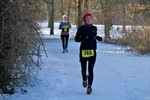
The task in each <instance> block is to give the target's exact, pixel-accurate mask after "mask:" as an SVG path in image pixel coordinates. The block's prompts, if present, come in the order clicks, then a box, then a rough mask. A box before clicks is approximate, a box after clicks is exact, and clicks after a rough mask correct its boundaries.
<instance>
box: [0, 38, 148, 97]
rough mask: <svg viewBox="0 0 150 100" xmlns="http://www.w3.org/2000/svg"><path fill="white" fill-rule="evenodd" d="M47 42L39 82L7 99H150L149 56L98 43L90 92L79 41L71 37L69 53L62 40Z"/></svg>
mask: <svg viewBox="0 0 150 100" xmlns="http://www.w3.org/2000/svg"><path fill="white" fill-rule="evenodd" d="M45 46H46V50H47V53H48V56H49V57H48V58H47V57H46V56H45V55H44V54H43V56H42V70H41V71H40V72H39V74H38V79H39V84H37V85H35V86H31V87H27V90H28V93H27V94H24V95H22V94H21V93H16V94H15V95H12V96H5V100H150V57H148V56H137V55H134V54H130V53H127V52H124V49H123V48H122V47H120V46H114V45H110V44H105V43H98V45H97V46H98V49H97V55H98V56H97V61H96V65H95V69H94V83H93V92H92V94H91V95H87V94H86V89H85V88H83V87H82V80H81V73H80V63H79V59H78V53H79V43H76V42H74V41H73V40H70V41H69V53H66V54H62V48H61V41H60V40H51V41H50V40H47V41H45ZM0 99H1V97H0Z"/></svg>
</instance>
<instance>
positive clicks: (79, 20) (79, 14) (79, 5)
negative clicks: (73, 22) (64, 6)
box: [77, 0, 82, 27]
mask: <svg viewBox="0 0 150 100" xmlns="http://www.w3.org/2000/svg"><path fill="white" fill-rule="evenodd" d="M77 1H78V27H79V26H81V25H82V13H81V0H77Z"/></svg>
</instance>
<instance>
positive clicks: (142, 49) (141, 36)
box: [118, 27, 150, 54]
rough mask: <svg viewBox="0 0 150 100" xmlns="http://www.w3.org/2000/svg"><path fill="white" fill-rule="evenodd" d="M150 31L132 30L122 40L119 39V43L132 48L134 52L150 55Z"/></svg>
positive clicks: (146, 29)
mask: <svg viewBox="0 0 150 100" xmlns="http://www.w3.org/2000/svg"><path fill="white" fill-rule="evenodd" d="M149 32H150V29H149V28H148V27H146V28H132V31H131V32H127V33H125V34H124V35H123V36H122V38H120V39H118V40H119V43H120V44H122V45H124V46H131V47H132V49H133V50H134V51H137V52H138V53H141V54H147V53H150V45H149V43H150V33H149Z"/></svg>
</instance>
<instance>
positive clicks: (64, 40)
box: [61, 35, 69, 49]
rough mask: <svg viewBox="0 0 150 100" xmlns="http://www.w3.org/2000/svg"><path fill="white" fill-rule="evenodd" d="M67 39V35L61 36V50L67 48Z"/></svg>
mask: <svg viewBox="0 0 150 100" xmlns="http://www.w3.org/2000/svg"><path fill="white" fill-rule="evenodd" d="M68 38H69V35H61V40H62V47H63V49H67V48H68Z"/></svg>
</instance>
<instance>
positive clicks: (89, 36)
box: [75, 25, 97, 50]
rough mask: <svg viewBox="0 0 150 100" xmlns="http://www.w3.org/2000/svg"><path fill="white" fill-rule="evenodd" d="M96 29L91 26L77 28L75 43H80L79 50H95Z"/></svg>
mask: <svg viewBox="0 0 150 100" xmlns="http://www.w3.org/2000/svg"><path fill="white" fill-rule="evenodd" d="M96 36H97V27H95V26H93V25H91V26H89V25H82V26H80V27H79V28H78V30H77V33H76V36H75V41H76V42H81V45H80V50H89V49H93V50H96V49H97V44H96V40H95V38H96Z"/></svg>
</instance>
